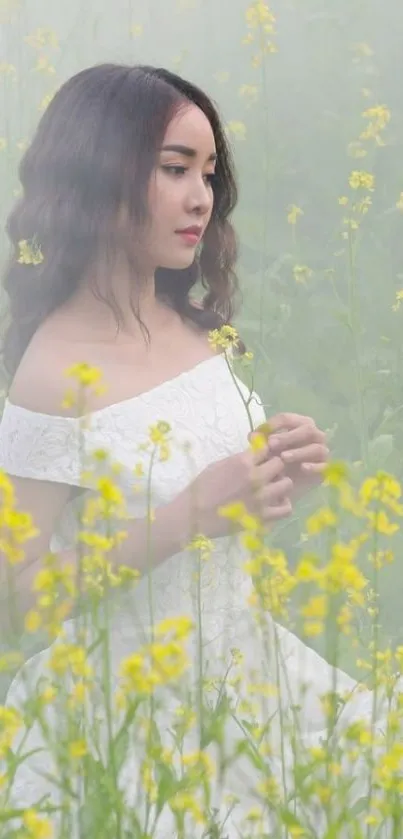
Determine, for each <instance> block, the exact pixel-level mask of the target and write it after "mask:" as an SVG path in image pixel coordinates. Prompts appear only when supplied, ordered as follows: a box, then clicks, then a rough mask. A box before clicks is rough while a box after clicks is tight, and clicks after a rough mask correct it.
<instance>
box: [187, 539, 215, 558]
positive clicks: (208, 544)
mask: <svg viewBox="0 0 403 839" xmlns="http://www.w3.org/2000/svg"><path fill="white" fill-rule="evenodd" d="M213 549H214V542H213V541H212V540H211V539H208V538H207V537H206V536H203V535H202V534H200V535H198V536H194V537H193V539H192V541H191V542H190V543H189V545H188V550H190V551H199V552H200V558H201V560H202V561H203V562H205V561H206V560H208V559H210V558H211V554H212V551H213Z"/></svg>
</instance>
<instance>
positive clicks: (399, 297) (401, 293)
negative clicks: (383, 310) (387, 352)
mask: <svg viewBox="0 0 403 839" xmlns="http://www.w3.org/2000/svg"><path fill="white" fill-rule="evenodd" d="M402 195H403V193H402ZM402 300H403V288H401V289H399V291H397V292H396V302H395V303H394V304H393V306H392V309H393V311H394V312H397V310H398V309H400V304H401V302H402Z"/></svg>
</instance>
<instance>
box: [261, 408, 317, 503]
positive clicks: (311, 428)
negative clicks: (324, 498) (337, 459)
mask: <svg viewBox="0 0 403 839" xmlns="http://www.w3.org/2000/svg"><path fill="white" fill-rule="evenodd" d="M256 430H257V431H259V430H262V431H263V432H266V433H268V434H269V456H270V457H280V458H281V460H282V461H283V463H284V465H285V472H284V474H285V475H286V476H287V477H289V478H291V480H292V482H293V489H292V492H291V497H292V500H293V501H296V500H298V499H299V498H301V496H303V495H305V493H307V492H309V491H310V490H312V489H314V488H315V487H317V486H319V485H320V484H321V483H322V481H323V472H324V469H325V467H326V465H327V463H328V461H329V454H330V452H329V449H328V447H327V445H326V434H325V433H324V431H321V430H320V429H319V428H317V426H316V423H315V422H314V420H313V419H312V418H311V417H306V416H304V415H303V414H292V413H281V414H276V415H275V416H273V417H270V418H269V419H268V420H267V422H266V423H264V425H263V426H259V428H258V429H256Z"/></svg>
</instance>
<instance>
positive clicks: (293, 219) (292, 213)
mask: <svg viewBox="0 0 403 839" xmlns="http://www.w3.org/2000/svg"><path fill="white" fill-rule="evenodd" d="M303 215H304V213H303V210H301V207H297V206H296V204H290V206H289V207H288V215H287V221H288V224H294V225H295V224H296V223H297V220H298V218H299V216H303Z"/></svg>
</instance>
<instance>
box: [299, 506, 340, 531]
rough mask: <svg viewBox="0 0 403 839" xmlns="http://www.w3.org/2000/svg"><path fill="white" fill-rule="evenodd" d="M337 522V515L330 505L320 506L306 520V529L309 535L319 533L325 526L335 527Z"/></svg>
mask: <svg viewBox="0 0 403 839" xmlns="http://www.w3.org/2000/svg"><path fill="white" fill-rule="evenodd" d="M337 524H338V517H337V515H336V513H334V512H333V510H331V509H330V507H322V508H321V509H320V510H318V511H317V512H316V513H313V514H312V516H310V517H309V518H308V519H307V521H306V530H307V533H309V535H310V536H313V535H316V534H317V533H321V532H322V530H325V529H326V528H327V527H335V526H336V525H337Z"/></svg>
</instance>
